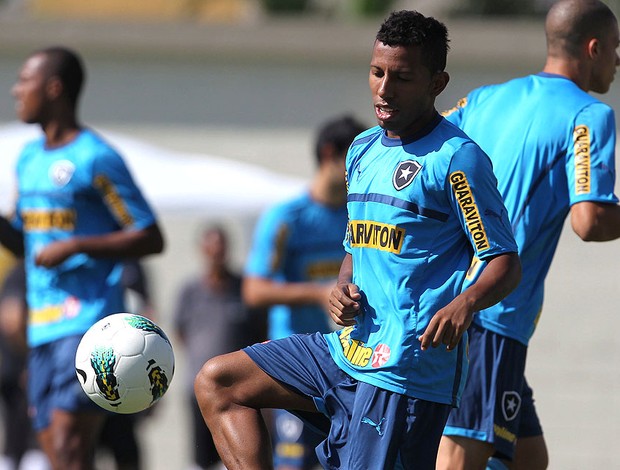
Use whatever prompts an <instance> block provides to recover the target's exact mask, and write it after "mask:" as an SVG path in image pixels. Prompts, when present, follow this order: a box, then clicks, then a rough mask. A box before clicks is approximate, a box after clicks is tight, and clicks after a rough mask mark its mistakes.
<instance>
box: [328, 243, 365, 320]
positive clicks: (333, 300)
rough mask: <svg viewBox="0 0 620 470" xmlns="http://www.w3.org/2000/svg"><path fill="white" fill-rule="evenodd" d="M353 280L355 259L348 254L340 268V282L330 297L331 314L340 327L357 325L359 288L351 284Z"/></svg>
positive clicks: (360, 296)
mask: <svg viewBox="0 0 620 470" xmlns="http://www.w3.org/2000/svg"><path fill="white" fill-rule="evenodd" d="M352 278H353V258H352V257H351V255H350V254H347V255H346V256H345V257H344V260H343V261H342V265H341V266H340V274H339V275H338V282H337V283H336V285H335V286H334V288H333V289H332V291H331V294H330V297H329V314H330V316H331V317H332V320H334V322H335V323H336V324H337V325H340V326H353V325H355V317H356V316H357V315H359V313H360V304H359V300H360V299H361V298H362V295H361V294H360V292H359V288H358V287H357V286H356V285H355V284H353V283H352V282H351V279H352Z"/></svg>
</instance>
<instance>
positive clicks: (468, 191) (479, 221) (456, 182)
mask: <svg viewBox="0 0 620 470" xmlns="http://www.w3.org/2000/svg"><path fill="white" fill-rule="evenodd" d="M448 173H449V174H448V183H447V186H448V187H447V188H446V190H447V191H448V193H449V200H450V203H451V205H452V209H453V211H454V212H455V213H456V215H457V217H458V218H459V221H460V223H461V226H462V227H463V231H464V232H465V234H466V235H467V237H468V239H469V241H470V243H471V245H472V247H473V249H474V254H475V255H476V257H478V258H479V259H483V260H484V259H486V258H489V257H492V256H496V255H498V254H502V253H510V252H517V251H518V250H517V244H516V242H515V239H514V236H513V233H512V228H511V227H510V221H509V219H508V214H507V211H506V207H505V206H504V202H503V200H502V198H501V196H500V193H499V191H498V189H497V179H496V178H495V175H494V173H493V168H492V165H491V161H490V159H489V158H488V156H487V155H486V154H485V153H484V152H483V151H482V150H481V149H480V148H479V147H478V146H477V145H475V144H474V143H471V142H470V143H466V144H464V145H463V146H462V147H461V148H460V149H459V150H458V151H457V152H456V153H455V154H454V156H453V158H452V161H451V163H450V168H449V172H448Z"/></svg>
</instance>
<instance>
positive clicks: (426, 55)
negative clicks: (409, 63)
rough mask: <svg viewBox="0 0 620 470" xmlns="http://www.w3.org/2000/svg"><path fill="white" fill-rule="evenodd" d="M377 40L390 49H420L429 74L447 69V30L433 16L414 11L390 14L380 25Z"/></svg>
mask: <svg viewBox="0 0 620 470" xmlns="http://www.w3.org/2000/svg"><path fill="white" fill-rule="evenodd" d="M376 39H377V41H379V42H382V43H383V44H385V45H387V46H390V47H396V46H405V47H406V46H419V47H421V48H422V60H423V61H424V65H426V66H427V67H428V69H429V70H430V71H431V72H433V73H435V72H441V71H443V70H444V69H445V68H446V61H447V57H448V49H449V46H448V43H449V42H450V40H449V39H448V29H447V28H446V26H445V25H444V24H443V23H441V22H440V21H438V20H436V19H435V18H433V17H430V16H428V17H427V16H424V15H423V14H421V13H418V12H417V11H413V10H401V11H393V12H392V13H391V14H390V16H388V18H387V19H386V20H385V21H384V22H383V24H382V25H381V28H380V29H379V32H378V33H377V37H376Z"/></svg>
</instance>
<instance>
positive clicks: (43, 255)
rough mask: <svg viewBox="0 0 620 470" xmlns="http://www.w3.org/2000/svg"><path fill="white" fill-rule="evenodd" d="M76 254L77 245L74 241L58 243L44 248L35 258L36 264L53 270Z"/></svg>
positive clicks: (68, 240)
mask: <svg viewBox="0 0 620 470" xmlns="http://www.w3.org/2000/svg"><path fill="white" fill-rule="evenodd" d="M76 252H77V244H76V242H75V240H74V239H71V238H69V239H67V240H61V241H56V242H52V243H50V244H49V245H46V246H45V247H44V248H42V249H41V250H40V251H39V252H38V253H37V255H36V256H35V259H34V262H35V264H36V265H37V266H43V267H46V268H53V267H54V266H58V265H59V264H60V263H62V262H63V261H65V260H66V259H67V258H68V257H69V256H71V255H73V254H75V253H76Z"/></svg>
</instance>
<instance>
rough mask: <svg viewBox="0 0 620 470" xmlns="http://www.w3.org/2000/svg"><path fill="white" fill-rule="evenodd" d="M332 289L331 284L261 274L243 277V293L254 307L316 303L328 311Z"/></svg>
mask: <svg viewBox="0 0 620 470" xmlns="http://www.w3.org/2000/svg"><path fill="white" fill-rule="evenodd" d="M331 289H332V285H331V284H330V285H325V284H321V283H318V282H279V281H273V280H271V279H268V278H264V277H259V276H247V277H245V278H244V279H243V286H242V295H243V300H244V301H245V303H246V304H247V305H248V306H249V307H253V308H262V307H269V306H271V305H277V304H284V305H308V304H315V305H320V306H322V307H323V308H324V309H325V311H327V310H328V306H329V295H330V292H331Z"/></svg>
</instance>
